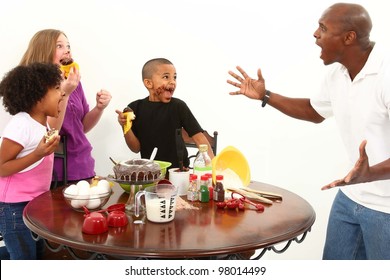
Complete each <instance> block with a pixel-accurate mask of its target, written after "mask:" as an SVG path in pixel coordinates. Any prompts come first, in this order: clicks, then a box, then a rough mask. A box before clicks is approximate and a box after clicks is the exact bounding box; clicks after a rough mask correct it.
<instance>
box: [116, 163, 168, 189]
mask: <svg viewBox="0 0 390 280" xmlns="http://www.w3.org/2000/svg"><path fill="white" fill-rule="evenodd" d="M154 162H156V163H158V164H159V165H160V168H161V178H162V179H164V178H165V175H166V174H167V169H168V167H170V166H171V165H172V163H171V162H168V161H160V160H155V161H154ZM156 184H157V182H154V183H150V184H145V185H144V186H143V188H146V187H150V186H154V185H156ZM119 185H120V186H121V188H122V189H123V190H124V191H125V192H127V193H130V187H131V185H130V184H128V183H119ZM135 191H136V192H137V191H138V186H137V187H136V190H135Z"/></svg>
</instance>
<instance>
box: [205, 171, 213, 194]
mask: <svg viewBox="0 0 390 280" xmlns="http://www.w3.org/2000/svg"><path fill="white" fill-rule="evenodd" d="M206 176H207V180H208V181H207V186H208V188H209V194H210V200H213V195H214V187H213V174H211V173H206Z"/></svg>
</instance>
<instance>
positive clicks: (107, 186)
mask: <svg viewBox="0 0 390 280" xmlns="http://www.w3.org/2000/svg"><path fill="white" fill-rule="evenodd" d="M97 185H98V186H101V187H104V188H105V189H106V191H105V192H109V191H110V183H109V182H108V181H107V180H104V179H103V180H100V181H99V182H98V184H97Z"/></svg>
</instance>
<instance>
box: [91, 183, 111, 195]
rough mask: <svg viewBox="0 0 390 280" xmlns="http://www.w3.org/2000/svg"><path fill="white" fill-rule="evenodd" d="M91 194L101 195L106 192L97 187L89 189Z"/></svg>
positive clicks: (103, 188)
mask: <svg viewBox="0 0 390 280" xmlns="http://www.w3.org/2000/svg"><path fill="white" fill-rule="evenodd" d="M91 192H93V194H97V195H101V194H103V193H106V192H108V191H107V189H106V188H105V187H104V186H101V185H97V186H96V187H92V188H91Z"/></svg>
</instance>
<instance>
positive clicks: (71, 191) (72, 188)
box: [64, 184, 79, 196]
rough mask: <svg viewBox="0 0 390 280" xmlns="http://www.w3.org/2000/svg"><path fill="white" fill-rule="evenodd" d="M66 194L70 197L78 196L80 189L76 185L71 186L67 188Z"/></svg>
mask: <svg viewBox="0 0 390 280" xmlns="http://www.w3.org/2000/svg"><path fill="white" fill-rule="evenodd" d="M64 193H65V194H66V195H70V196H73V195H78V193H79V188H78V187H77V186H76V185H74V184H73V185H70V186H69V187H67V188H66V189H65V191H64Z"/></svg>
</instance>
